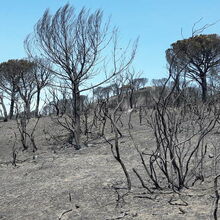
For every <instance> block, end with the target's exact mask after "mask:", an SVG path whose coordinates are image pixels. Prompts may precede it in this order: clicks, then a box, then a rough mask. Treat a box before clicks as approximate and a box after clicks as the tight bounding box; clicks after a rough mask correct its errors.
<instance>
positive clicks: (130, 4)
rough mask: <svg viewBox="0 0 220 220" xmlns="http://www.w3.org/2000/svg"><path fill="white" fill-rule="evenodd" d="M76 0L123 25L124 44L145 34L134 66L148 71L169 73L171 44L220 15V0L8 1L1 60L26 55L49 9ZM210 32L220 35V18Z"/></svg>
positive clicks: (0, 25)
mask: <svg viewBox="0 0 220 220" xmlns="http://www.w3.org/2000/svg"><path fill="white" fill-rule="evenodd" d="M65 3H70V4H71V5H73V6H74V7H75V8H76V9H80V8H81V7H83V6H85V7H86V8H91V9H92V10H95V9H99V8H101V9H103V11H104V16H105V17H106V18H107V17H108V16H111V17H112V19H111V24H112V25H116V26H118V27H119V30H120V41H121V42H122V44H123V43H125V42H128V41H129V40H134V39H135V38H136V37H138V36H139V37H140V41H139V46H138V53H137V56H136V59H135V62H134V68H135V69H137V70H142V71H143V72H144V76H145V77H147V78H149V79H153V78H162V77H164V76H165V74H166V60H165V50H166V49H167V48H168V47H169V46H170V44H171V43H173V42H175V41H177V40H179V39H182V36H181V29H182V30H183V36H184V37H185V38H187V37H190V35H191V29H192V26H193V24H194V23H195V22H196V21H198V20H199V19H200V18H202V17H203V20H202V21H201V22H200V23H199V25H198V27H201V26H203V25H205V24H207V23H213V22H215V21H217V20H220V1H219V0H209V1H207V0H184V1H183V0H182V1H180V0H69V1H64V0H19V1H18V0H7V1H3V0H2V1H1V7H0V29H1V31H0V62H3V61H7V60H8V59H19V58H24V57H25V56H26V55H25V52H24V49H23V41H24V39H25V37H26V36H27V34H29V33H31V32H32V31H33V26H34V24H35V23H36V22H37V20H38V19H39V18H40V17H41V16H42V14H43V12H44V11H45V9H46V8H50V9H51V12H55V11H56V10H57V9H58V8H59V7H60V6H63V5H64V4H65ZM204 33H217V34H220V22H218V23H217V24H215V25H214V26H212V27H210V28H209V29H207V30H206V31H205V32H204Z"/></svg>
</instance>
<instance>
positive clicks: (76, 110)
mask: <svg viewBox="0 0 220 220" xmlns="http://www.w3.org/2000/svg"><path fill="white" fill-rule="evenodd" d="M72 87H73V88H72V96H73V103H72V107H73V112H72V113H73V115H72V117H73V118H72V119H73V122H74V137H73V139H72V144H73V145H74V147H75V149H76V150H79V149H80V148H81V129H80V92H79V84H78V83H74V84H73V85H72Z"/></svg>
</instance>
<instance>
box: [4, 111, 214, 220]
mask: <svg viewBox="0 0 220 220" xmlns="http://www.w3.org/2000/svg"><path fill="white" fill-rule="evenodd" d="M137 117H138V116H137V115H135V116H134V118H133V119H132V123H133V126H134V128H133V129H132V134H133V136H134V137H135V140H136V141H137V142H138V144H140V145H141V146H142V147H143V148H146V150H149V151H151V150H152V148H153V147H154V142H153V136H152V133H151V131H150V130H149V128H147V126H146V125H141V126H140V125H139V124H135V122H136V121H137V122H138V119H137ZM126 120H127V119H126V118H124V121H126ZM15 127H16V124H15V122H13V121H10V122H7V123H3V122H1V123H0V131H1V133H0V219H1V220H15V219H16V220H35V219H36V220H50V219H51V220H56V219H57V220H58V219H62V220H67V219H72V220H79V219H82V220H86V219H88V220H110V219H111V220H113V219H123V220H128V219H137V220H146V219H150V220H151V219H175V220H176V219H210V218H211V219H212V213H213V202H214V201H215V194H214V189H213V178H212V176H211V169H212V168H211V162H210V160H212V159H210V158H208V155H207V159H209V163H210V166H209V167H208V169H207V176H209V177H208V178H206V180H205V181H204V182H202V183H201V181H197V182H196V183H195V185H194V186H193V187H192V188H190V189H184V190H183V191H181V192H180V193H174V192H172V191H171V190H164V191H155V192H154V193H153V194H149V193H148V191H147V190H145V189H143V188H142V187H141V184H140V182H139V180H138V179H137V177H136V176H135V175H134V173H133V172H132V168H134V167H135V168H137V169H138V170H139V171H140V173H143V174H144V171H143V169H142V166H141V162H140V159H139V157H138V154H137V152H136V151H135V149H134V146H133V144H132V141H131V139H130V137H129V136H128V132H127V127H126V126H124V127H123V128H121V129H122V132H123V134H124V137H123V138H121V139H120V150H121V154H122V158H123V160H124V161H125V165H126V167H127V168H128V170H129V173H130V175H131V178H132V190H131V192H130V193H129V194H126V193H127V191H126V190H125V189H117V187H119V188H120V187H121V188H123V187H125V186H126V184H125V183H126V181H125V178H124V174H123V172H122V170H121V167H120V165H119V164H118V162H117V161H115V159H114V158H113V156H112V154H111V150H110V147H109V145H108V144H106V143H105V142H104V140H103V139H101V138H100V139H97V140H95V141H94V142H93V144H91V145H90V147H88V148H83V149H81V150H79V151H75V150H74V149H72V148H70V147H61V146H54V145H50V144H49V142H48V141H46V135H45V132H44V130H48V131H53V129H54V133H55V132H57V129H58V128H56V127H55V125H54V124H53V123H52V122H51V121H50V119H49V118H43V119H41V120H40V122H39V125H38V130H37V132H36V142H37V146H38V151H37V152H36V153H35V154H34V155H33V153H32V152H31V151H30V152H20V153H19V154H18V158H17V159H18V163H17V166H16V167H14V166H12V165H11V164H10V163H9V161H11V160H12V158H11V155H12V153H11V152H12V146H13V144H14V142H15V139H14V137H15V135H14V132H16V129H15ZM107 130H110V129H107ZM58 133H59V132H58ZM59 134H60V135H61V136H62V132H61V131H60V133H59ZM107 136H108V137H111V136H112V134H111V133H110V132H109V133H108V134H107ZM216 138H217V135H216V134H215V135H214V134H213V137H212V140H213V139H216ZM18 144H19V143H18V140H17V143H16V145H18ZM145 181H146V183H147V184H148V185H149V187H151V186H152V184H151V182H150V181H149V180H148V178H147V176H146V178H145Z"/></svg>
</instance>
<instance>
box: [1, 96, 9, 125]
mask: <svg viewBox="0 0 220 220" xmlns="http://www.w3.org/2000/svg"><path fill="white" fill-rule="evenodd" d="M0 104H1V106H2V109H3V114H4V122H6V121H8V114H7V110H6V107H5V104H4V101H3V97H0Z"/></svg>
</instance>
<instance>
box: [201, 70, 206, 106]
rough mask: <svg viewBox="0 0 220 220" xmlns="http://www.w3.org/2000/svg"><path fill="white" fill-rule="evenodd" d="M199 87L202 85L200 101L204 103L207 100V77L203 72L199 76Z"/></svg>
mask: <svg viewBox="0 0 220 220" xmlns="http://www.w3.org/2000/svg"><path fill="white" fill-rule="evenodd" d="M201 87H202V101H203V103H205V102H206V101H207V79H206V75H205V74H204V73H203V74H202V76H201Z"/></svg>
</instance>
